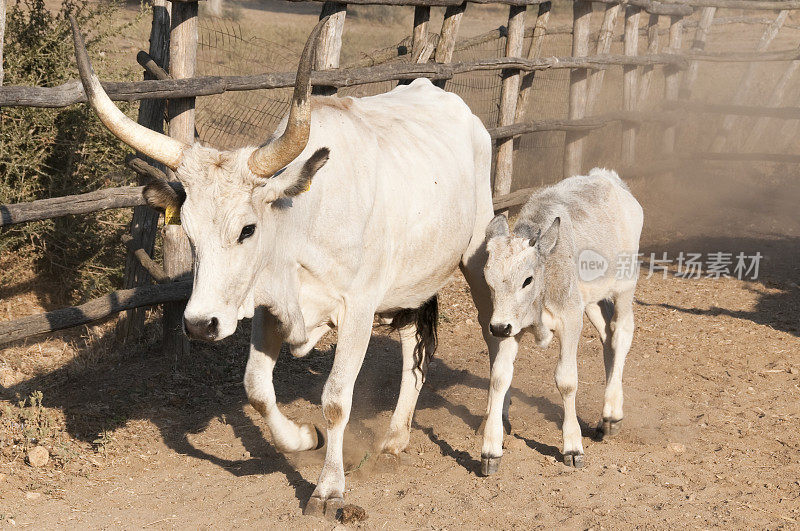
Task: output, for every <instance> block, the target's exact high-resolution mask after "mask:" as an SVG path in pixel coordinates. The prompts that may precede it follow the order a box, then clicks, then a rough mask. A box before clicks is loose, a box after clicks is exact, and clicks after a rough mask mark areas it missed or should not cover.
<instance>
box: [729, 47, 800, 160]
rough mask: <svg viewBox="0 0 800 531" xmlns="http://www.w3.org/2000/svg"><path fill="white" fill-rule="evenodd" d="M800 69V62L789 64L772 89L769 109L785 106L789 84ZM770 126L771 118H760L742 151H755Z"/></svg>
mask: <svg viewBox="0 0 800 531" xmlns="http://www.w3.org/2000/svg"><path fill="white" fill-rule="evenodd" d="M798 68H800V61H792V62H790V63H789V66H787V67H786V70H784V72H783V75H781V78H780V79H779V80H778V82H777V83H776V84H775V88H773V89H772V94H770V96H769V100H768V101H767V107H779V106H781V105H782V104H783V99H784V97H785V94H786V89H787V88H788V87H789V82H790V81H791V80H792V78H793V77H794V74H795V72H797V69H798ZM768 125H769V118H767V117H762V118H759V119H758V120H757V121H756V123H755V125H753V127H752V128H751V129H750V132H749V133H748V135H747V139H746V140H745V142H744V144H743V148H742V151H744V152H748V151H753V150H754V149H755V147H756V143H757V142H758V141H759V140H760V139H761V137H762V136H763V135H764V130H765V129H766V128H767V126H768ZM793 129H796V126H793ZM794 137H795V135H794V133H792V134H791V138H794Z"/></svg>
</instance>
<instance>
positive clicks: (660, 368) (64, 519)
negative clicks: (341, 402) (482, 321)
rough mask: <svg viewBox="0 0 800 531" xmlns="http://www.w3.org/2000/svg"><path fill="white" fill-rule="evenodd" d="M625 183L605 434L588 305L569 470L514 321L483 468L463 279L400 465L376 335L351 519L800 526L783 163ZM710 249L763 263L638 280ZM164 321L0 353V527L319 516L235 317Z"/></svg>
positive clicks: (294, 410)
mask: <svg viewBox="0 0 800 531" xmlns="http://www.w3.org/2000/svg"><path fill="white" fill-rule="evenodd" d="M276 16H277V15H276ZM281 16H283V15H281ZM287 16H288V15H287ZM307 16H308V18H309V20H311V19H313V18H315V15H313V14H309V15H307ZM468 18H469V17H466V18H465V21H466V20H468ZM280 20H282V18H281V19H280ZM392 39H394V37H392ZM392 42H393V41H392ZM630 185H631V188H632V190H633V192H634V194H635V195H636V196H637V197H638V198H639V199H640V201H641V202H642V204H643V206H644V209H645V233H644V235H643V239H642V251H643V252H644V258H645V264H644V265H643V267H642V270H641V273H642V279H641V281H640V284H639V287H638V290H637V296H636V305H635V308H634V311H635V318H636V331H635V335H634V342H633V347H632V349H631V353H630V355H629V357H628V363H627V365H626V371H625V384H624V386H625V387H624V388H625V420H624V422H623V428H622V430H621V432H620V433H619V434H618V435H616V436H615V437H613V438H612V439H608V440H603V441H599V440H597V439H596V437H595V433H594V426H595V424H596V423H597V421H598V420H599V416H600V411H601V406H602V396H603V367H602V365H603V364H602V354H601V349H600V345H599V343H598V339H597V337H596V334H595V333H594V331H593V330H592V329H591V326H590V325H588V322H587V325H586V327H585V328H584V332H583V338H582V341H581V344H580V351H579V389H578V398H577V410H578V416H579V419H580V421H581V426H582V430H583V434H584V441H583V442H584V447H585V450H586V466H585V467H584V468H582V469H579V470H575V469H571V468H568V467H566V466H564V465H563V464H561V453H560V445H561V431H560V422H561V417H562V408H561V398H560V395H559V394H558V391H557V390H556V388H555V384H554V381H553V370H554V368H555V363H556V359H557V353H558V344H557V341H554V342H553V344H552V345H551V346H550V347H549V348H548V349H547V350H541V349H539V348H537V347H536V346H535V345H534V343H533V341H532V339H531V338H530V337H526V338H525V339H524V341H523V345H522V348H521V350H520V355H519V357H518V359H517V362H516V370H515V375H514V383H513V386H512V405H511V423H512V433H511V435H507V436H506V438H505V453H504V457H503V461H502V466H501V469H500V471H499V473H497V474H496V475H493V476H491V477H489V478H484V477H480V476H479V473H478V472H479V468H480V444H481V437H480V436H479V435H478V434H477V433H476V429H477V428H478V426H479V424H480V421H481V417H482V414H483V412H484V410H485V402H486V394H487V387H488V379H487V378H488V361H487V356H486V348H485V345H484V343H483V341H482V339H481V335H480V331H479V329H478V325H477V320H476V312H475V309H474V308H473V306H472V303H471V300H470V297H469V294H468V291H467V287H466V284H465V282H464V281H463V279H462V278H461V277H460V276H455V277H454V278H453V281H452V282H451V283H450V284H449V285H448V286H447V287H446V289H445V290H444V291H443V292H442V294H441V313H442V318H441V322H440V334H439V339H440V346H439V350H438V352H437V354H436V359H435V360H434V361H433V363H432V364H431V369H430V372H429V378H428V382H427V383H426V385H425V387H424V389H423V391H422V393H421V396H420V400H419V405H418V408H417V413H416V416H415V420H414V424H413V426H412V434H411V443H410V445H409V448H408V450H407V452H405V453H404V454H402V455H401V456H400V458H399V459H394V458H387V457H385V456H379V455H376V451H375V446H376V444H377V443H378V442H379V441H380V439H381V437H382V435H383V433H384V430H385V429H386V427H387V426H388V422H389V417H390V415H391V411H392V409H393V408H394V404H395V401H396V399H397V393H398V389H399V374H400V347H399V343H398V340H397V337H396V336H394V335H390V334H387V333H386V332H385V331H384V330H381V329H376V330H375V333H374V335H373V340H372V342H371V344H370V346H369V350H368V352H367V356H366V360H365V362H364V367H363V369H362V371H361V374H360V376H359V379H358V382H357V384H356V389H355V394H354V404H353V413H352V418H351V422H350V425H349V427H348V432H347V435H346V445H345V452H346V454H345V465H346V469H347V470H348V475H347V491H346V494H345V496H346V501H347V502H348V503H353V504H357V505H359V506H361V507H363V508H364V509H365V511H366V516H367V518H366V520H364V521H362V522H360V523H356V524H352V526H355V527H363V528H368V529H373V528H374V529H382V528H386V527H390V528H403V529H405V528H435V529H448V528H479V527H492V528H523V529H530V528H554V527H558V528H568V529H589V528H594V529H600V528H623V527H624V528H629V527H634V526H636V527H645V528H658V529H665V528H676V527H697V528H709V527H723V528H745V527H748V528H769V529H775V528H797V527H800V464H798V460H797V456H798V451H799V450H800V431H799V430H798V421H799V420H800V357H799V356H798V352H799V351H800V340H799V339H798V337H799V336H800V286H798V282H800V217H798V215H797V213H796V209H797V205H798V204H799V203H800V182H799V181H798V180H797V178H796V166H782V165H758V166H757V165H752V166H748V165H738V166H737V167H735V168H733V169H732V165H719V166H711V165H709V166H703V167H698V168H695V169H694V170H693V171H692V172H691V173H686V172H676V175H675V176H674V177H672V178H669V177H666V176H659V177H652V178H648V179H647V180H634V181H631V182H630ZM717 251H722V252H732V253H734V254H736V253H739V252H744V253H745V254H747V255H753V254H755V253H756V252H760V253H761V254H762V255H763V260H762V262H761V264H760V274H759V278H758V279H757V280H738V279H733V278H722V279H711V278H703V279H696V280H686V279H680V278H675V276H674V275H673V274H672V273H674V271H675V268H674V267H673V268H672V269H671V271H670V274H668V275H666V276H662V275H661V274H660V273H658V274H655V275H653V276H652V277H650V278H647V277H648V269H649V268H648V264H647V262H648V259H649V257H650V254H651V253H655V256H656V257H660V256H661V254H662V253H664V252H666V253H667V255H668V257H670V258H672V259H674V258H676V257H677V256H678V254H679V253H680V252H700V253H710V252H717ZM13 260H14V257H0V266H3V264H5V265H8V264H9V262H10V261H13ZM49 288H50V286H48V285H47V284H46V283H45V282H44V281H42V280H41V279H38V278H37V277H34V276H29V277H25V276H24V275H23V276H21V277H20V279H19V280H18V282H17V283H15V284H13V285H6V286H0V319H13V318H16V317H21V316H23V315H29V314H32V313H38V312H41V311H43V310H45V309H52V308H49V307H48V305H47V303H46V301H44V300H43V299H42V298H41V297H39V296H37V294H39V295H41V293H45V292H47V291H48V289H49ZM157 317H158V315H157V314H155V313H154V314H153V315H152V316H151V319H150V321H149V322H150V324H149V325H148V328H147V330H146V334H145V337H144V338H143V339H142V340H141V341H140V342H138V343H134V344H127V345H117V344H115V343H114V323H105V324H102V325H99V326H96V327H86V328H83V329H80V330H76V331H70V332H66V333H63V334H56V335H53V336H50V337H48V338H39V339H36V340H30V341H28V342H25V343H23V344H16V345H12V346H10V347H9V348H6V349H4V350H2V351H0V526H4V527H33V528H52V527H70V528H87V527H90V528H119V527H125V528H143V527H147V528H153V529H159V528H211V527H221V528H234V527H260V528H268V529H272V528H280V529H283V528H312V529H330V528H333V527H334V526H335V525H336V524H335V523H334V522H328V521H325V520H321V519H318V518H315V517H306V516H303V515H302V506H303V504H304V503H305V501H306V500H307V498H308V497H309V496H310V494H311V492H312V491H313V489H314V484H315V482H316V480H317V476H318V474H319V471H320V468H321V464H322V459H323V456H324V450H318V451H314V452H306V453H302V454H296V455H283V454H280V453H278V452H277V451H276V450H275V449H274V447H273V446H272V444H271V442H270V441H271V437H270V434H269V432H268V430H267V429H266V427H265V424H264V422H263V421H262V420H261V419H260V417H259V416H258V414H257V413H256V412H255V411H254V410H253V409H252V408H251V407H250V406H249V405H248V404H247V400H246V397H245V394H244V389H243V387H242V384H241V381H242V377H243V374H244V367H245V362H246V355H247V344H248V334H249V322H244V323H242V325H241V326H240V330H239V332H238V333H237V334H236V335H235V336H234V337H232V338H230V339H228V340H226V341H224V342H223V343H221V344H218V345H205V344H199V343H198V344H194V345H193V350H192V355H191V357H189V358H188V359H181V360H175V359H173V358H171V357H169V356H164V355H163V354H162V353H161V352H160V350H159V344H158V338H159V337H160V334H161V331H160V328H159V324H158V319H157ZM334 344H335V336H333V335H332V336H331V337H327V338H325V339H324V340H323V342H322V343H321V344H320V345H319V348H318V349H317V350H315V351H313V352H312V353H311V354H309V356H308V357H306V358H304V359H299V360H296V359H292V358H291V356H289V355H285V356H283V357H282V358H281V360H280V362H279V363H278V366H277V367H276V370H275V382H276V389H277V395H278V400H279V403H280V407H281V408H282V410H283V411H284V412H285V413H286V414H287V415H288V416H289V417H291V418H293V419H296V420H302V421H311V422H314V423H315V424H317V425H318V426H323V422H322V414H321V410H320V406H319V403H320V394H321V390H322V386H323V385H324V382H325V378H326V376H327V373H328V371H329V370H330V367H331V363H332V357H333V356H332V353H333V348H334ZM37 445H41V446H43V447H44V448H46V449H47V450H48V453H49V454H50V460H49V462H48V463H47V464H45V465H44V466H41V467H34V466H31V465H30V464H29V463H28V462H27V461H26V456H27V455H28V453H29V451H30V450H31V449H32V448H33V447H35V446H37Z"/></svg>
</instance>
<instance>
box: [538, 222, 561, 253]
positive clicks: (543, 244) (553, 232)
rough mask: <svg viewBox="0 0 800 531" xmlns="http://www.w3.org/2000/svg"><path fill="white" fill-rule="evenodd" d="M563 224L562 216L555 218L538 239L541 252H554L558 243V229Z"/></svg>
mask: <svg viewBox="0 0 800 531" xmlns="http://www.w3.org/2000/svg"><path fill="white" fill-rule="evenodd" d="M560 226H561V218H559V217H557V218H556V219H554V220H553V223H552V224H551V225H550V228H549V229H547V230H546V231H544V234H542V236H541V237H540V238H539V239H538V240H537V242H536V245H537V246H538V247H539V252H540V253H542V254H543V255H548V254H550V253H552V252H553V248H555V246H556V243H558V229H559V227H560Z"/></svg>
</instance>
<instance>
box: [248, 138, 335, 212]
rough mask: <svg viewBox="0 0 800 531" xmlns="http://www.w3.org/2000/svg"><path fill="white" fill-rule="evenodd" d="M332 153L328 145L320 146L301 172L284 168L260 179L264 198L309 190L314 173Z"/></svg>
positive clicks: (291, 195) (273, 199)
mask: <svg viewBox="0 0 800 531" xmlns="http://www.w3.org/2000/svg"><path fill="white" fill-rule="evenodd" d="M330 153H331V150H330V149H328V148H326V147H324V148H319V149H318V150H316V151H315V152H314V154H313V155H311V157H309V158H308V160H306V161H305V162H304V163H303V166H302V167H301V168H300V171H299V172H296V171H286V169H284V170H281V171H279V172H278V173H276V174H275V175H273V176H272V177H268V178H266V179H259V183H260V184H261V185H262V186H263V189H264V193H265V196H264V199H265V200H266V201H268V202H270V201H275V200H276V199H279V198H281V197H294V196H297V195H300V194H302V193H304V192H308V190H309V189H311V181H312V180H313V179H314V175H316V173H317V172H318V171H319V170H320V168H322V167H323V166H324V165H325V163H326V162H328V158H329V157H330Z"/></svg>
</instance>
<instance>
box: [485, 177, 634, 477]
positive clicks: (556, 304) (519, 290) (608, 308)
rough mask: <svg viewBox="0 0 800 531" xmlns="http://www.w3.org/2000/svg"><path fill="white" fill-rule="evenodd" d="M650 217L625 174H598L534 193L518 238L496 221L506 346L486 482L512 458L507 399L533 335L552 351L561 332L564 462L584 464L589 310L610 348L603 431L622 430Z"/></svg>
mask: <svg viewBox="0 0 800 531" xmlns="http://www.w3.org/2000/svg"><path fill="white" fill-rule="evenodd" d="M642 219H643V214H642V207H641V206H640V205H639V203H638V202H637V201H636V199H635V198H634V197H633V195H631V193H630V190H629V189H628V187H627V186H626V185H625V183H624V182H623V181H622V180H621V179H620V178H619V176H618V175H617V174H616V173H615V172H614V171H610V170H605V169H599V168H595V169H593V170H592V171H590V172H589V175H588V176H577V177H571V178H568V179H565V180H563V181H561V182H560V183H558V184H556V185H554V186H551V187H548V188H545V189H543V190H541V191H539V192H537V193H535V194H534V195H532V196H531V198H530V199H529V200H528V202H527V203H526V204H525V206H524V207H523V209H522V212H521V213H520V216H519V219H518V221H517V224H516V227H515V228H514V231H513V232H510V231H509V226H508V220H507V219H506V217H505V216H503V215H499V216H496V217H495V218H494V219H493V220H492V221H491V222H490V223H489V226H488V227H487V229H486V239H487V243H486V247H487V250H488V251H489V258H488V261H487V263H486V268H485V276H486V281H487V283H488V284H489V287H490V288H491V292H492V302H493V307H494V308H493V313H492V319H491V323H490V331H491V333H492V334H493V335H495V336H496V337H498V338H502V340H501V341H502V342H501V347H500V349H499V352H498V354H497V356H496V357H495V359H494V360H493V361H492V369H491V383H490V386H489V405H488V408H487V417H486V424H485V428H484V439H483V448H482V451H481V458H482V459H481V461H482V471H483V473H484V474H491V473H493V472H496V471H497V469H498V467H499V464H500V457H501V456H502V454H503V418H504V417H505V418H507V416H508V409H507V408H508V400H507V396H506V395H507V393H508V390H509V387H510V385H511V378H512V374H513V370H514V366H513V363H514V358H515V357H516V354H517V350H518V347H519V344H518V341H519V338H520V337H521V335H522V332H523V331H524V330H526V329H527V330H530V331H531V332H532V333H533V334H534V336H535V338H536V341H537V343H538V344H539V345H540V346H542V347H546V346H547V345H549V343H550V340H551V339H552V337H553V332H555V333H556V334H558V336H559V340H560V343H561V356H560V358H559V361H558V364H557V366H556V371H555V380H556V386H557V387H558V390H559V392H560V393H561V397H562V398H563V400H564V424H563V426H562V430H563V450H562V453H563V455H564V463H565V464H567V465H570V466H575V467H580V466H582V465H583V444H582V442H581V430H580V426H579V425H578V418H577V416H576V414H575V392H576V390H577V387H578V366H577V360H576V356H577V351H578V340H579V338H580V334H581V329H582V327H583V313H584V312H585V313H586V315H587V317H589V320H590V321H591V322H592V324H593V325H594V327H595V328H596V329H597V332H598V334H599V335H600V340H601V342H602V344H603V356H604V361H605V369H606V391H605V402H604V405H603V414H602V420H601V422H600V426H599V429H600V430H601V432H602V433H603V434H604V435H612V434H614V433H616V432H617V431H618V430H619V423H620V422H621V421H622V400H623V395H622V369H623V366H624V364H625V356H626V355H627V354H628V350H629V349H630V346H631V341H632V339H633V294H634V290H635V288H636V280H637V278H638V268H637V266H636V263H637V260H636V258H637V256H638V251H639V237H640V235H641V232H642Z"/></svg>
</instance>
